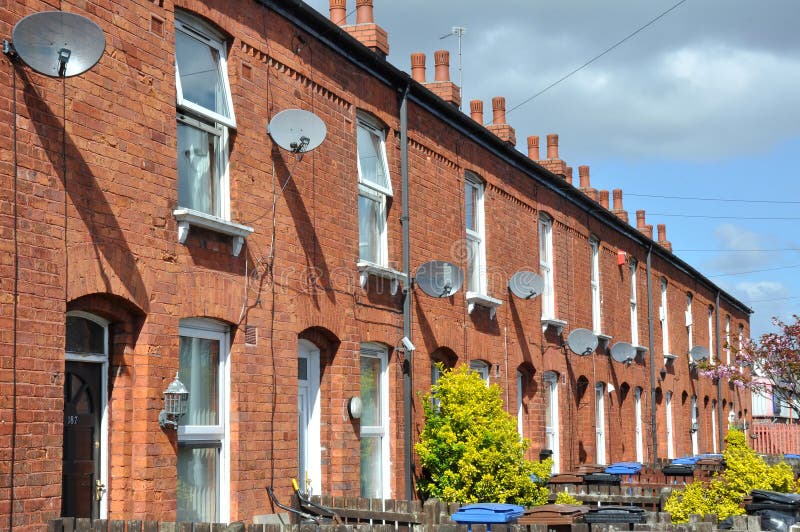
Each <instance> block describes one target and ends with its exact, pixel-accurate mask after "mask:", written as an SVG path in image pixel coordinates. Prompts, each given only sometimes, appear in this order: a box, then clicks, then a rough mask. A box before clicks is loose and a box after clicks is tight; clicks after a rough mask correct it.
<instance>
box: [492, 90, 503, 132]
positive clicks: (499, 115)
mask: <svg viewBox="0 0 800 532" xmlns="http://www.w3.org/2000/svg"><path fill="white" fill-rule="evenodd" d="M505 123H506V99H505V98H503V97H502V96H495V97H494V98H492V124H495V125H502V124H505Z"/></svg>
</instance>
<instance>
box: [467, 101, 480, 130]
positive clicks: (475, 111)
mask: <svg viewBox="0 0 800 532" xmlns="http://www.w3.org/2000/svg"><path fill="white" fill-rule="evenodd" d="M469 116H470V117H471V118H472V119H473V120H474V121H476V122H477V123H479V124H483V101H481V100H471V101H470V102H469Z"/></svg>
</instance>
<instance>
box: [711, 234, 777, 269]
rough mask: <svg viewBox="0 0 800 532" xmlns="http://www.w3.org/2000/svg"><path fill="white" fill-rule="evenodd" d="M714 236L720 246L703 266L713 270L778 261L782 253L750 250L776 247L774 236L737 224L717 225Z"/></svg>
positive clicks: (767, 264)
mask: <svg viewBox="0 0 800 532" xmlns="http://www.w3.org/2000/svg"><path fill="white" fill-rule="evenodd" d="M714 239H715V240H716V242H717V245H718V246H719V248H720V249H721V250H729V251H730V253H726V252H725V251H721V252H719V254H717V255H716V256H715V257H713V258H711V259H709V260H707V261H706V262H705V264H704V266H705V267H706V268H707V269H708V271H709V273H712V272H713V273H712V274H726V273H743V272H748V271H752V270H758V269H761V268H765V267H769V266H770V265H775V263H776V261H777V260H778V259H779V258H780V256H781V255H782V254H781V253H776V252H766V251H751V250H760V249H770V248H775V245H774V244H773V242H774V239H773V237H771V236H768V235H763V234H759V233H756V232H754V231H751V230H749V229H745V228H744V227H740V226H738V225H735V224H721V225H719V226H717V227H716V229H714Z"/></svg>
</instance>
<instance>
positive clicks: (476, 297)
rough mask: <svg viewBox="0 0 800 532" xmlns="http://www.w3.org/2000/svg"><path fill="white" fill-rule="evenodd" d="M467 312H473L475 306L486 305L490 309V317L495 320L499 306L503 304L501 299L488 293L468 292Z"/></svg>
mask: <svg viewBox="0 0 800 532" xmlns="http://www.w3.org/2000/svg"><path fill="white" fill-rule="evenodd" d="M466 298H467V312H469V313H470V314H472V311H473V310H475V306H476V305H477V306H479V307H484V308H487V309H489V319H490V320H493V319H494V316H495V314H496V313H497V307H499V306H500V305H502V304H503V302H502V301H500V300H499V299H495V298H493V297H490V296H487V295H486V294H479V293H478V292H467V295H466Z"/></svg>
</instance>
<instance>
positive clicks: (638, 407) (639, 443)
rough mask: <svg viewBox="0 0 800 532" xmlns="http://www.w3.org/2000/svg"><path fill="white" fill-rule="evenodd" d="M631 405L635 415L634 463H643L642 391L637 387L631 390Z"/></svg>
mask: <svg viewBox="0 0 800 532" xmlns="http://www.w3.org/2000/svg"><path fill="white" fill-rule="evenodd" d="M633 405H634V411H635V415H636V428H635V434H636V461H637V462H639V463H640V464H643V463H644V427H643V424H642V389H641V388H639V387H638V386H637V387H636V388H635V389H634V390H633Z"/></svg>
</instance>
